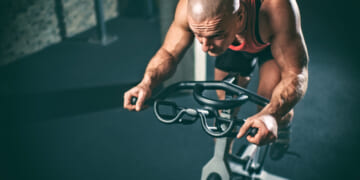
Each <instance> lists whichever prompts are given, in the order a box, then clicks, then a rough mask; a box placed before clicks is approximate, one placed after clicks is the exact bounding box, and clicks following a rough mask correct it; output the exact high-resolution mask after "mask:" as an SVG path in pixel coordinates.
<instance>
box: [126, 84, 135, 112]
mask: <svg viewBox="0 0 360 180" xmlns="http://www.w3.org/2000/svg"><path fill="white" fill-rule="evenodd" d="M132 97H138V92H137V91H134V90H133V89H131V90H129V91H127V92H126V93H125V94H124V108H125V109H128V110H130V111H131V110H134V109H135V108H136V105H133V104H131V98H132Z"/></svg>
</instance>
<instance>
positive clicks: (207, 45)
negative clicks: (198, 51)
mask: <svg viewBox="0 0 360 180" xmlns="http://www.w3.org/2000/svg"><path fill="white" fill-rule="evenodd" d="M201 42H202V43H201V44H202V50H203V51H204V52H208V51H209V49H210V46H211V43H210V41H209V39H207V38H203V39H202V41H201Z"/></svg>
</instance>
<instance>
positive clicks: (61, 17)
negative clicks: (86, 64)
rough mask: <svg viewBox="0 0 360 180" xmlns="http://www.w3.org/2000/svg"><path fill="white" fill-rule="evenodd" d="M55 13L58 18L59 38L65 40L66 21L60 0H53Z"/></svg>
mask: <svg viewBox="0 0 360 180" xmlns="http://www.w3.org/2000/svg"><path fill="white" fill-rule="evenodd" d="M55 14H56V18H57V20H58V28H59V33H60V37H61V40H65V39H66V38H67V37H66V36H67V33H66V23H65V16H64V6H63V4H62V0H55Z"/></svg>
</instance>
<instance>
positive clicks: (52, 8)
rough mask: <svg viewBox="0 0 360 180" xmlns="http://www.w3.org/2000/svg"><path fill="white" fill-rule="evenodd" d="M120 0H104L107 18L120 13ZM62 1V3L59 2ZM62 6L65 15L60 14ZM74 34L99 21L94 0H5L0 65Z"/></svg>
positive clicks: (1, 12)
mask: <svg viewBox="0 0 360 180" xmlns="http://www.w3.org/2000/svg"><path fill="white" fill-rule="evenodd" d="M117 2H118V1H117V0H103V3H104V11H105V18H106V19H107V20H108V19H111V18H114V17H116V16H117V15H118V13H117ZM56 3H58V4H56ZM56 5H57V6H56ZM59 5H60V6H61V8H62V9H61V10H62V11H61V12H60V13H62V18H63V19H62V18H61V17H59V11H58V12H57V11H56V10H59ZM61 21H62V22H63V25H64V28H65V29H62V31H64V33H65V34H64V35H65V38H67V37H72V36H74V35H76V34H78V33H81V32H83V31H85V30H87V29H89V28H91V27H93V26H94V25H95V24H96V23H95V11H94V1H93V0H16V1H13V0H2V1H1V2H0V65H5V64H8V63H11V62H14V61H15V60H17V59H19V58H21V57H24V56H26V55H29V54H31V53H34V52H37V51H39V50H41V49H43V48H45V47H47V46H49V45H52V44H55V43H58V42H60V41H61V40H62V36H61V33H60V30H61V28H59V27H61V26H59V22H61Z"/></svg>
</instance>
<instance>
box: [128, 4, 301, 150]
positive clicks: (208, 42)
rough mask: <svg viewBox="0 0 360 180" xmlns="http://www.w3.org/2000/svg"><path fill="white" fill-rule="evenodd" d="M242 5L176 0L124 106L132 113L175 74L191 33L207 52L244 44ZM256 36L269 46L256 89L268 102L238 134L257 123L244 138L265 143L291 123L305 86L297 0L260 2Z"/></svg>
mask: <svg viewBox="0 0 360 180" xmlns="http://www.w3.org/2000/svg"><path fill="white" fill-rule="evenodd" d="M238 2H240V7H239V6H238V4H239V3H238ZM242 4H243V3H242V1H241V0H211V1H209V0H180V1H179V3H178V5H177V8H176V12H175V18H174V21H173V23H172V24H171V26H170V28H169V30H168V33H167V35H166V38H165V41H164V43H163V45H162V46H161V47H160V49H159V50H158V51H157V53H156V54H155V56H154V57H153V58H152V59H151V60H150V62H149V64H148V66H147V68H146V71H145V74H144V77H143V79H142V81H141V82H140V83H139V84H138V85H137V86H135V87H134V88H132V89H130V90H129V91H127V92H126V93H125V94H124V108H126V109H128V110H136V111H140V110H141V109H143V108H144V101H145V100H146V99H147V98H149V97H150V96H151V92H152V89H153V88H154V87H156V86H157V85H159V84H160V83H161V82H163V81H164V80H166V79H167V78H169V77H170V76H171V75H172V74H173V73H174V72H175V70H176V67H177V64H178V63H179V61H180V59H181V57H182V56H183V54H184V52H185V51H186V50H187V48H188V47H189V46H190V45H191V43H192V41H193V39H194V37H195V38H197V39H198V40H199V42H200V43H201V44H202V50H203V51H204V52H207V53H208V54H209V55H211V56H218V55H220V54H222V53H223V52H224V51H225V50H226V49H227V48H228V47H229V45H230V44H239V43H242V42H243V41H244V32H245V31H246V19H247V10H246V7H245V6H244V5H242ZM259 34H260V38H261V40H262V41H263V42H266V43H270V44H271V51H272V54H273V57H274V60H270V61H267V62H265V63H264V64H263V65H262V66H261V68H260V72H259V76H260V78H259V87H258V93H259V94H260V95H263V96H265V97H267V98H269V99H270V103H269V104H268V105H267V106H266V107H264V108H262V109H261V110H260V111H259V112H258V113H257V114H255V115H253V116H251V117H249V118H248V119H247V121H246V123H245V124H244V125H243V126H242V127H241V129H240V131H239V133H238V136H237V137H238V138H240V137H242V136H244V135H245V133H246V131H247V130H248V129H249V128H250V127H256V128H258V129H259V130H258V133H257V134H256V135H255V136H254V137H250V136H248V137H247V140H248V141H249V142H251V143H254V144H258V145H263V144H267V143H270V142H273V141H274V140H275V139H276V138H277V130H278V128H279V127H283V126H286V125H287V124H288V123H289V121H290V119H291V117H292V115H293V110H292V109H293V107H294V106H295V105H296V103H297V102H298V101H299V100H300V99H301V98H302V97H303V95H304V94H305V92H306V89H307V82H308V70H307V66H308V54H307V48H306V45H305V41H304V37H303V34H302V30H301V22H300V13H299V9H298V6H297V3H296V1H295V0H263V2H262V5H261V8H260V12H259ZM216 72H218V70H217V69H216ZM221 73H223V74H226V73H224V72H220V74H221ZM245 84H246V83H245ZM132 96H135V97H138V101H137V103H136V105H131V104H130V98H131V97H132Z"/></svg>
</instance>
